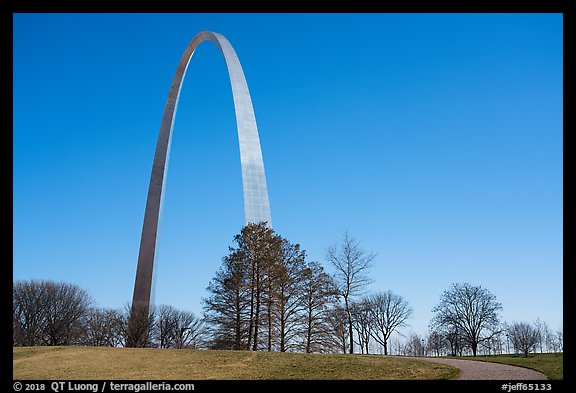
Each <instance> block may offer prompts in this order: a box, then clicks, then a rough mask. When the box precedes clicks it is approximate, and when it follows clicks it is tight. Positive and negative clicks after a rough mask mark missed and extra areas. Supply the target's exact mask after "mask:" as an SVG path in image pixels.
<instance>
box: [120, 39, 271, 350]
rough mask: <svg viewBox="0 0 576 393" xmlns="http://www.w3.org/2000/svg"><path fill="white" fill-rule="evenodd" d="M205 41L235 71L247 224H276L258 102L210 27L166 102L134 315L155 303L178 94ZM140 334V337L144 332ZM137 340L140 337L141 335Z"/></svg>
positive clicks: (185, 59)
mask: <svg viewBox="0 0 576 393" xmlns="http://www.w3.org/2000/svg"><path fill="white" fill-rule="evenodd" d="M204 41H212V42H213V43H215V44H216V45H217V46H218V48H220V51H221V52H222V55H223V56H224V60H225V61H226V67H227V68H228V74H229V75H230V83H231V84H232V95H233V98H234V109H235V112H236V125H237V128H238V139H239V142H240V143H239V144H240V163H241V166H242V188H243V192H244V212H245V221H246V224H249V223H259V222H266V223H267V225H268V226H269V227H271V218H270V203H269V201H268V188H267V186H266V176H265V174H264V162H263V161H262V151H261V148H260V138H259V136H258V128H257V127H256V118H255V116H254V109H253V108H252V100H251V98H250V92H249V91H248V85H247V84H246V78H245V77H244V72H243V71H242V66H241V65H240V61H239V60H238V57H237V56H236V52H235V51H234V49H233V48H232V45H230V43H229V42H228V40H227V39H226V38H225V37H224V36H222V35H220V34H218V33H214V32H210V31H202V32H200V33H199V34H198V35H196V37H194V38H193V39H192V41H190V43H189V44H188V46H187V47H186V50H185V51H184V54H183V55H182V58H181V59H180V62H179V63H178V68H177V69H176V73H175V75H174V79H173V80H172V85H171V86H170V92H169V93H168V99H167V100H166V106H165V107H164V114H163V116H162V123H161V125H160V132H159V134H158V142H157V144H156V152H155V153H154V162H153V164H152V174H151V175H150V186H149V188H148V198H147V200H146V211H145V213H144V224H143V226H142V237H141V240H140V251H139V254H138V267H137V269H136V280H135V283H134V296H133V298H132V310H133V311H132V312H133V313H134V310H135V309H138V310H140V311H143V312H145V314H146V315H147V314H148V310H149V307H150V293H151V290H152V278H153V270H154V261H155V256H156V242H157V235H158V219H159V216H160V208H161V206H162V198H163V195H164V186H165V183H166V168H167V164H168V158H169V152H170V142H171V138H172V129H173V127H174V118H175V115H176V108H177V106H178V97H179V95H180V90H181V88H182V81H183V80H184V76H185V74H186V69H187V68H188V64H189V63H190V59H191V58H192V55H193V54H194V51H195V50H196V47H197V46H198V45H200V44H201V43H202V42H204ZM131 319H133V318H131ZM137 335H138V336H139V335H140V334H137ZM136 339H137V340H138V338H136Z"/></svg>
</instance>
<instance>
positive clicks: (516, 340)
mask: <svg viewBox="0 0 576 393" xmlns="http://www.w3.org/2000/svg"><path fill="white" fill-rule="evenodd" d="M508 334H509V335H510V339H511V340H512V345H513V346H514V349H516V350H517V351H519V352H522V353H523V354H524V357H526V358H527V357H528V354H529V353H530V352H531V351H532V350H533V349H534V348H535V347H536V344H537V343H538V329H537V328H536V327H534V326H532V325H531V324H530V323H528V322H513V323H512V324H511V325H510V327H509V328H508Z"/></svg>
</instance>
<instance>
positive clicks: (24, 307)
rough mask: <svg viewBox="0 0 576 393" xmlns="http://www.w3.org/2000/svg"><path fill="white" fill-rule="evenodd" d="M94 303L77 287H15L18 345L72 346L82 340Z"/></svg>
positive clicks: (34, 283) (47, 283) (35, 284)
mask: <svg viewBox="0 0 576 393" xmlns="http://www.w3.org/2000/svg"><path fill="white" fill-rule="evenodd" d="M91 303H92V299H91V298H90V296H89V295H88V293H87V292H86V291H85V290H83V289H81V288H80V287H78V286H77V285H74V284H67V283H56V282H53V281H34V280H33V281H29V282H26V281H18V282H16V283H15V284H14V286H13V291H12V310H13V318H12V320H13V325H14V326H15V329H14V335H13V341H14V344H15V345H72V344H77V343H79V342H80V341H81V339H82V332H83V326H82V319H83V318H84V317H85V316H86V315H87V314H88V310H89V309H90V305H91Z"/></svg>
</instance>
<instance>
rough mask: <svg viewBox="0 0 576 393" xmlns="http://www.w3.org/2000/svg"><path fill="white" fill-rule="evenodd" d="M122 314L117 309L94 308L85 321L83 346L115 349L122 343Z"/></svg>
mask: <svg viewBox="0 0 576 393" xmlns="http://www.w3.org/2000/svg"><path fill="white" fill-rule="evenodd" d="M122 317H123V316H122V314H121V313H120V312H119V311H118V310H115V309H106V308H92V309H90V310H89V311H88V315H87V316H86V318H85V319H84V322H83V325H84V338H83V344H85V345H91V346H100V347H115V346H119V345H120V344H121V343H122V329H121V324H122V321H121V319H122Z"/></svg>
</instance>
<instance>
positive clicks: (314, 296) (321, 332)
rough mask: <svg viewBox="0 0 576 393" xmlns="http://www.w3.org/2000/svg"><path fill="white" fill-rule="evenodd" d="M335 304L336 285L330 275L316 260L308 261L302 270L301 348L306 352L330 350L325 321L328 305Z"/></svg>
mask: <svg viewBox="0 0 576 393" xmlns="http://www.w3.org/2000/svg"><path fill="white" fill-rule="evenodd" d="M335 304H336V287H335V285H334V281H333V280H332V277H331V276H330V275H328V274H327V273H325V272H324V268H323V267H322V265H320V264H319V263H318V262H310V263H308V264H307V265H306V267H305V268H304V269H303V271H302V305H303V308H304V310H303V316H302V321H303V329H302V334H303V349H304V352H306V353H312V352H326V351H329V350H330V347H331V340H330V338H329V337H330V334H329V328H328V326H327V323H326V319H327V318H328V312H329V310H330V307H333V306H334V305H335Z"/></svg>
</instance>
